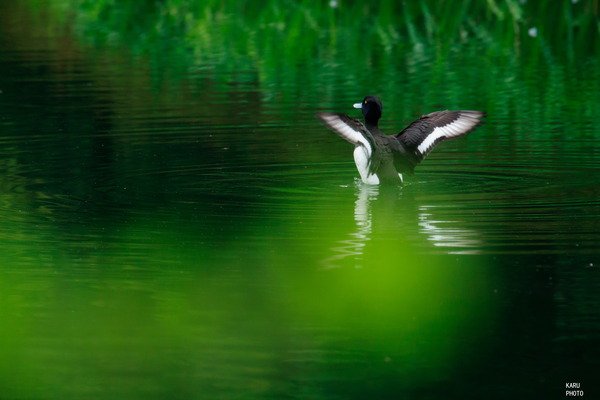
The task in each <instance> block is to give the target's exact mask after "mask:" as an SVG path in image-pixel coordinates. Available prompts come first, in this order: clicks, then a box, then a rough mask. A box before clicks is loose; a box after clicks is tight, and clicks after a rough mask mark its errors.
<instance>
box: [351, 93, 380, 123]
mask: <svg viewBox="0 0 600 400" xmlns="http://www.w3.org/2000/svg"><path fill="white" fill-rule="evenodd" d="M354 108H360V109H361V110H362V113H363V115H364V117H365V122H366V123H367V124H368V125H375V126H376V125H377V122H378V121H379V118H381V111H382V110H383V105H382V104H381V100H379V99H378V98H377V97H375V96H367V97H365V98H364V99H363V101H362V102H361V103H356V104H354Z"/></svg>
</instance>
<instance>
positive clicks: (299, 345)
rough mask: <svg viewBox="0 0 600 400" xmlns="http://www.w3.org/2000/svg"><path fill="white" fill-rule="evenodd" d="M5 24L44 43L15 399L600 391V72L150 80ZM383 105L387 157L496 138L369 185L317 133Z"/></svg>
mask: <svg viewBox="0 0 600 400" xmlns="http://www.w3.org/2000/svg"><path fill="white" fill-rule="evenodd" d="M2 11H3V13H2V14H3V15H4V17H2V18H3V20H6V21H21V22H22V23H14V22H11V23H6V24H4V25H3V27H2V36H3V37H4V39H3V40H2V42H0V43H1V44H2V46H1V47H0V48H1V49H2V50H1V51H0V91H1V92H0V110H1V112H0V128H1V129H0V132H1V133H0V170H1V172H2V174H1V175H0V177H1V181H0V184H1V186H0V196H1V200H0V215H1V218H0V220H1V221H2V222H1V223H0V236H1V237H2V239H3V246H2V247H1V249H0V260H1V263H0V265H2V267H1V268H0V319H1V320H2V324H1V325H0V338H1V340H0V398H3V399H17V398H30V399H33V398H36V399H37V398H40V399H41V398H44V399H68V398H73V399H75V398H88V399H105V398H122V399H129V398H131V399H135V398H144V399H147V398H169V399H194V398H198V399H202V398H211V399H212V398H214V399H217V398H222V399H232V398H257V399H268V398H273V399H279V398H302V399H305V398H314V399H334V398H340V399H342V398H343V399H347V398H357V399H364V398H431V399H433V398H507V397H511V398H512V397H516V398H519V397H523V398H558V397H561V398H562V397H563V396H564V390H565V383H566V382H580V383H581V389H582V390H584V391H585V393H586V395H588V396H591V397H593V395H594V393H598V390H599V389H600V388H599V387H598V385H597V382H596V381H597V379H596V377H597V372H598V371H599V369H598V367H599V365H598V360H599V357H598V356H599V354H598V349H599V348H600V347H599V346H598V344H599V338H600V336H599V333H598V332H599V328H600V318H599V317H598V312H597V310H598V306H599V304H598V303H599V302H598V293H599V289H600V279H599V274H598V267H599V266H600V257H599V256H600V246H599V244H600V231H599V229H598V224H599V223H600V201H599V198H600V196H599V191H600V189H599V188H600V175H599V174H598V171H599V166H600V142H599V141H598V136H597V135H598V130H597V127H596V126H594V124H593V120H592V119H591V117H593V116H597V115H598V114H597V112H598V102H597V101H595V100H597V99H598V95H597V92H596V90H595V88H598V82H599V81H600V80H599V79H598V78H599V74H598V70H597V68H596V67H595V65H597V64H594V63H593V62H592V63H588V64H584V65H581V66H579V68H580V69H579V70H577V71H575V72H572V73H576V74H577V78H578V80H577V81H576V82H573V81H572V77H571V75H570V74H571V72H569V73H567V71H566V70H565V69H564V68H563V67H562V66H548V67H544V68H547V70H544V71H541V73H539V74H531V73H529V72H527V71H526V72H520V71H518V70H517V71H516V72H515V71H514V70H512V69H511V68H510V67H503V66H502V65H500V66H498V68H497V69H493V70H492V71H489V70H482V69H481V68H480V67H481V65H480V63H481V62H487V61H481V60H479V61H478V59H477V58H473V59H472V60H471V61H472V63H468V62H467V63H465V62H464V59H463V58H461V57H463V56H462V55H456V57H454V58H453V57H450V58H449V59H448V60H447V62H448V63H449V64H448V65H449V66H450V68H449V69H450V70H452V71H453V72H452V73H448V74H449V75H446V76H445V77H446V78H448V79H441V80H438V81H436V82H434V83H435V84H432V85H427V87H426V88H423V85H425V83H426V82H432V81H431V80H429V78H431V76H434V75H436V74H438V73H439V71H437V70H436V68H434V67H435V64H433V65H432V64H431V63H432V62H433V60H432V59H429V58H425V59H424V60H421V61H420V66H419V68H417V69H416V70H414V71H412V72H411V70H410V68H409V71H408V73H409V75H408V76H402V77H393V80H392V81H387V82H388V83H389V82H392V83H391V84H389V85H388V84H386V83H384V82H383V80H384V79H382V81H378V82H375V83H373V84H372V85H374V87H373V86H371V85H363V83H356V82H352V81H351V80H349V79H346V78H345V77H344V76H340V75H339V74H337V73H336V67H335V66H331V67H326V68H325V71H327V73H326V74H323V77H322V79H323V82H319V84H318V85H313V83H312V82H311V81H310V79H314V78H307V77H303V76H302V75H299V76H278V77H271V76H266V77H265V76H263V77H258V76H257V71H254V70H241V71H235V72H227V71H219V70H218V69H213V68H200V67H198V66H196V67H189V66H186V65H185V60H179V59H174V58H173V59H169V61H168V62H165V63H164V64H160V65H159V66H153V65H152V62H149V61H148V60H147V59H146V58H145V57H144V56H143V55H141V56H140V55H133V54H129V53H128V52H127V50H126V49H122V48H115V47H111V46H98V47H94V46H90V45H86V44H81V43H80V42H78V41H77V39H76V37H74V35H73V34H72V33H70V32H66V33H65V32H62V31H58V32H57V31H55V30H51V29H48V30H44V29H40V25H39V24H35V23H34V22H35V21H36V20H35V18H36V17H35V15H36V14H35V13H32V12H31V11H30V10H28V9H26V8H25V7H14V8H13V7H6V6H5V7H4V9H3V10H2ZM32 19H33V20H32ZM471 56H472V57H475V56H476V52H474V54H472V55H471ZM464 57H470V55H468V54H467V55H464ZM178 62H179V64H178ZM170 64H172V65H170ZM472 64H475V67H473V66H472ZM315 68H317V67H315ZM461 68H463V70H461ZM470 68H472V69H470ZM182 71H183V72H182ZM291 75H293V74H291ZM461 75H468V76H470V77H471V78H472V79H473V81H474V82H485V81H486V80H487V79H488V77H489V76H493V77H494V79H490V80H489V82H488V84H487V86H485V87H483V88H482V89H481V90H478V89H477V88H476V86H469V87H466V88H465V87H458V86H457V85H458V84H457V82H459V81H460V79H459V76H461ZM549 76H550V78H548V77H549ZM453 77H454V78H453ZM508 77H512V78H511V79H508ZM388 78H389V77H388ZM547 79H550V83H548V81H547ZM265 80H266V83H265ZM261 82H262V83H261ZM424 82H425V83H424ZM321 83H322V85H321ZM361 85H362V86H361ZM394 85H396V86H394ZM432 86H434V87H432ZM398 87H401V88H402V90H397V88H398ZM331 88H334V90H333V93H331V92H329V89H331ZM453 88H454V89H453ZM491 88H493V89H494V90H491ZM369 89H373V92H374V93H375V92H376V93H377V94H379V95H380V96H381V97H382V98H383V99H384V107H385V108H384V120H385V122H384V129H385V130H386V131H388V132H389V133H392V132H394V131H395V130H399V129H401V128H402V127H403V126H405V125H406V124H407V123H408V122H410V120H411V119H413V118H415V117H417V116H418V115H420V114H421V113H424V112H429V111H432V110H434V109H437V108H439V107H450V108H456V107H461V106H462V107H471V108H475V107H478V108H483V109H486V110H487V111H488V114H489V117H488V118H487V123H486V125H484V126H483V127H481V128H480V129H478V130H477V131H476V132H475V133H473V134H472V135H470V136H469V137H467V138H465V139H460V140H456V141H454V142H448V143H445V144H443V145H441V146H440V147H439V148H437V149H436V150H435V151H434V152H433V153H432V154H431V155H430V156H429V157H428V158H427V160H426V161H425V162H424V163H423V164H422V165H420V166H419V167H418V168H417V171H416V174H415V175H414V176H413V177H409V178H408V179H407V184H406V185H405V186H404V187H402V188H393V189H392V188H378V187H368V186H365V185H362V184H360V183H359V182H358V181H357V176H358V174H357V172H356V171H355V167H354V164H353V162H352V148H351V146H350V147H349V145H348V144H347V143H346V142H343V141H342V140H340V139H339V138H338V137H337V136H336V135H334V134H332V133H331V132H329V131H327V130H326V129H325V128H323V127H322V126H321V125H320V124H319V123H318V121H317V120H316V119H315V117H314V114H315V113H316V112H319V111H335V110H337V111H343V112H347V113H353V112H355V110H352V108H351V104H352V103H353V102H356V101H357V100H360V99H361V98H362V96H363V95H365V94H367V93H365V91H366V90H369ZM423 90H424V91H425V92H423ZM399 93H403V94H402V95H400V94H399ZM581 93H583V95H582V94H581ZM594 96H595V97H594ZM438 102H439V103H438ZM437 104H442V106H438V105H437ZM461 104H464V105H461Z"/></svg>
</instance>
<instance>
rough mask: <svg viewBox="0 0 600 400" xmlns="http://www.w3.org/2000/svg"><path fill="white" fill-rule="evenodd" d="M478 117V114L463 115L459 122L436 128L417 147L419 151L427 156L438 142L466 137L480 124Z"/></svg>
mask: <svg viewBox="0 0 600 400" xmlns="http://www.w3.org/2000/svg"><path fill="white" fill-rule="evenodd" d="M477 116H478V115H477V114H472V113H468V114H467V113H464V114H461V115H460V116H459V117H458V119H457V120H455V121H452V122H451V123H449V124H447V125H444V126H438V127H436V128H435V129H434V130H433V131H432V132H431V133H430V134H429V135H427V137H426V138H425V140H423V141H422V142H421V144H420V145H419V147H417V150H418V151H419V153H421V154H427V153H428V152H429V150H431V148H432V147H433V145H434V144H436V143H437V141H438V140H440V139H450V138H453V137H457V136H461V135H464V134H465V133H467V132H468V131H470V130H471V129H473V128H474V127H475V126H476V125H477V124H478V123H479V119H477Z"/></svg>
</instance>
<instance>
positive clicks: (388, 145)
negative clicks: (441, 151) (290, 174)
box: [316, 95, 486, 185]
mask: <svg viewBox="0 0 600 400" xmlns="http://www.w3.org/2000/svg"><path fill="white" fill-rule="evenodd" d="M354 108H357V109H361V110H362V114H363V117H364V120H365V122H364V124H363V123H362V122H361V121H360V120H358V119H355V118H351V117H349V116H348V115H346V114H339V113H328V112H321V113H317V114H316V116H317V118H318V119H319V120H320V121H321V122H322V123H323V124H324V125H325V126H326V127H327V128H329V129H330V130H332V131H333V132H335V133H337V134H338V135H339V136H341V137H342V138H343V139H345V140H347V141H348V142H350V143H352V144H353V145H354V146H355V148H354V162H355V164H356V168H357V170H358V173H359V174H360V178H361V180H362V181H363V182H364V183H366V184H369V185H401V184H402V183H403V181H404V179H403V177H402V174H408V175H412V174H413V173H414V170H415V167H416V166H417V165H418V164H419V163H420V162H421V161H423V159H424V158H425V157H426V156H427V155H428V154H429V153H430V152H431V150H433V148H434V147H435V146H436V145H438V144H439V143H441V142H443V141H446V140H449V139H455V138H458V137H461V136H464V135H466V134H468V133H470V132H472V131H473V130H474V129H475V128H477V127H478V126H480V125H481V124H483V123H484V121H483V120H482V118H484V117H485V116H486V113H485V111H474V110H454V111H453V110H444V111H434V112H432V113H430V114H427V115H423V116H421V117H420V118H419V119H417V120H415V121H413V122H412V123H411V124H410V125H408V126H407V127H406V128H404V129H403V130H402V131H401V132H400V133H397V134H395V135H386V134H385V133H383V132H382V131H381V130H380V129H379V125H378V124H379V119H380V118H381V115H382V111H383V105H382V103H381V100H379V98H377V97H375V96H370V95H369V96H366V97H365V98H364V99H363V101H362V102H360V103H356V104H354Z"/></svg>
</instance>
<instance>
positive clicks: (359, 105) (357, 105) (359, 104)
mask: <svg viewBox="0 0 600 400" xmlns="http://www.w3.org/2000/svg"><path fill="white" fill-rule="evenodd" d="M352 107H354V108H362V103H356V104H354V105H353V106H352Z"/></svg>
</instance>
